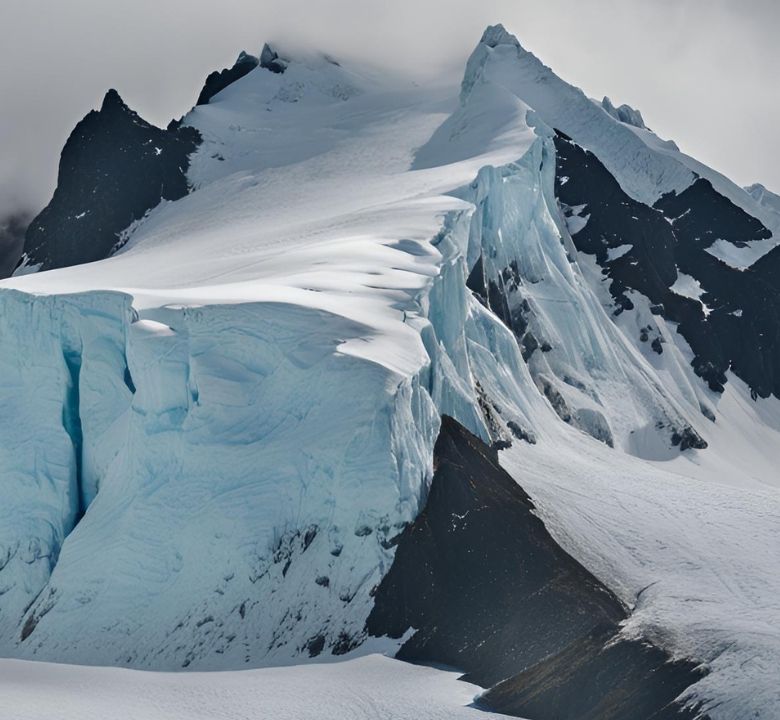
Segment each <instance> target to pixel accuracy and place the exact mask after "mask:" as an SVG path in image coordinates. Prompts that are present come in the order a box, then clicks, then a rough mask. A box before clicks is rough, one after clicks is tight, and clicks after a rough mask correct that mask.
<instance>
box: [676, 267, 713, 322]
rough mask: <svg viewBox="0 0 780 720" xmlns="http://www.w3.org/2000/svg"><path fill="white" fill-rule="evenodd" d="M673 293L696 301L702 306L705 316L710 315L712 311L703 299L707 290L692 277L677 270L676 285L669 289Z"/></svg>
mask: <svg viewBox="0 0 780 720" xmlns="http://www.w3.org/2000/svg"><path fill="white" fill-rule="evenodd" d="M669 289H670V290H671V291H672V292H673V293H676V294H677V295H680V296H681V297H686V298H688V299H690V300H696V301H698V302H699V303H700V304H701V307H702V310H703V312H704V314H705V315H709V314H710V312H711V311H710V309H709V308H708V307H707V305H705V304H704V301H703V300H702V299H701V298H702V296H703V295H704V294H705V293H706V290H705V289H704V288H703V287H702V286H701V283H700V282H699V281H698V280H697V279H696V278H695V277H693V276H692V275H686V274H685V273H684V272H680V270H679V269H678V270H677V279H676V280H675V281H674V284H673V285H672V286H671V287H670V288H669Z"/></svg>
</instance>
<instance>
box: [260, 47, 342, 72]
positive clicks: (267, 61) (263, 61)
mask: <svg viewBox="0 0 780 720" xmlns="http://www.w3.org/2000/svg"><path fill="white" fill-rule="evenodd" d="M288 64H289V61H287V60H285V59H284V58H283V57H280V56H279V53H277V52H276V50H274V49H273V48H272V47H271V46H270V45H269V44H268V43H266V44H265V45H263V50H262V52H261V53H260V67H261V68H264V69H266V70H270V71H271V72H273V73H283V72H284V71H285V70H286V69H287V65H288ZM336 64H338V63H336Z"/></svg>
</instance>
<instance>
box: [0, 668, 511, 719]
mask: <svg viewBox="0 0 780 720" xmlns="http://www.w3.org/2000/svg"><path fill="white" fill-rule="evenodd" d="M457 677H458V674H457V673H454V672H452V671H444V670H435V669H433V668H425V667H418V666H414V665H409V664H407V663H403V662H399V661H397V660H391V659H390V658H387V657H382V656H381V655H369V656H367V657H363V658H359V659H356V660H349V661H347V662H344V663H338V664H319V665H309V666H308V667H287V668H266V669H263V670H245V671H241V672H225V673H186V674H185V673H150V672H138V671H133V670H124V669H118V668H86V667H77V666H69V665H51V664H47V663H30V662H21V661H15V660H0V717H3V718H10V717H13V718H14V719H15V720H51V718H53V717H57V718H59V720H103V719H104V718H106V717H111V718H115V719H116V720H163V719H164V720H200V719H202V720H215V718H225V719H227V718H230V720H287V719H288V718H289V719H290V720H320V719H321V718H326V717H327V718H344V719H345V720H470V719H473V720H489V719H490V718H502V717H506V716H504V715H497V714H494V713H486V712H485V711H484V710H477V709H475V708H472V707H470V705H471V703H472V700H473V698H474V696H475V695H476V694H477V693H478V692H479V688H477V687H475V686H474V685H469V684H467V683H464V682H459V681H458V680H457ZM33 689H34V690H33Z"/></svg>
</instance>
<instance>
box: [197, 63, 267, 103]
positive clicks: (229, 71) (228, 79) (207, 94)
mask: <svg viewBox="0 0 780 720" xmlns="http://www.w3.org/2000/svg"><path fill="white" fill-rule="evenodd" d="M259 64H260V60H259V59H258V58H256V57H255V56H254V55H249V54H248V53H246V52H243V51H242V52H241V53H240V54H239V56H238V59H237V60H236V62H235V63H234V64H233V66H232V67H229V68H225V69H224V70H215V71H214V72H213V73H211V74H210V75H209V76H208V77H207V78H206V83H205V85H204V86H203V89H202V90H201V91H200V95H199V96H198V102H197V103H196V105H207V104H208V103H209V102H210V101H211V98H213V97H214V96H215V95H216V94H217V93H219V92H222V91H223V90H224V89H225V88H226V87H227V86H228V85H232V84H233V83H234V82H236V81H237V80H240V79H241V78H242V77H244V76H245V75H248V74H249V73H250V72H252V70H254V69H255V68H256V67H257V66H258V65H259Z"/></svg>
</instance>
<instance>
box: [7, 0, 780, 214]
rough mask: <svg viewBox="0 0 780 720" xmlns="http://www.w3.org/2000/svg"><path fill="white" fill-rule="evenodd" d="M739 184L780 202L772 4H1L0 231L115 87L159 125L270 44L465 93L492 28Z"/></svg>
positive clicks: (658, 0) (39, 194) (779, 103)
mask: <svg viewBox="0 0 780 720" xmlns="http://www.w3.org/2000/svg"><path fill="white" fill-rule="evenodd" d="M496 22H502V23H504V25H506V26H507V28H508V29H509V30H510V31H512V32H514V33H515V34H516V35H517V36H518V38H519V40H520V42H521V43H522V44H523V45H524V47H526V48H527V49H529V50H531V51H533V52H534V53H535V54H536V55H538V56H539V57H540V58H541V59H542V60H543V61H544V62H545V63H546V64H547V65H550V66H551V67H552V68H553V69H554V70H555V71H556V72H557V73H558V74H559V75H561V76H562V77H563V78H564V79H566V80H568V81H570V82H572V83H574V84H576V85H579V86H580V87H582V88H583V89H584V90H585V92H586V93H588V94H589V95H591V96H593V97H598V98H601V97H602V96H603V95H609V96H610V97H611V98H612V99H613V101H615V102H616V104H619V103H624V102H626V103H629V104H630V105H632V106H634V107H637V108H638V109H640V110H641V111H642V113H643V115H644V118H645V121H646V122H647V124H648V125H649V126H650V127H651V128H653V129H654V130H655V131H656V132H657V133H658V134H659V135H661V136H662V137H666V138H672V139H674V140H675V141H676V142H677V143H678V144H679V145H680V147H681V148H682V149H683V150H684V151H686V152H688V153H689V154H692V155H694V156H696V157H697V158H699V159H700V160H703V161H704V162H706V163H707V164H709V165H712V166H713V167H715V168H716V169H718V170H720V171H722V172H724V173H725V174H727V175H729V176H730V177H731V178H732V179H734V180H735V181H736V182H738V183H740V184H748V183H752V182H762V183H764V184H765V185H767V186H768V187H769V188H770V189H775V190H776V191H780V164H779V163H778V162H777V159H778V156H780V152H778V151H780V139H778V135H777V133H776V131H775V126H776V125H777V121H778V118H779V117H780V93H778V91H777V77H778V76H780V43H777V41H776V31H777V28H778V26H780V6H778V4H777V3H775V2H774V0H743V1H742V2H740V3H737V2H729V1H728V0H652V2H647V1H641V0H620V1H617V0H591V1H589V2H582V0H546V1H545V2H534V3H532V2H526V1H525V0H482V1H481V2H479V3H477V2H473V0H472V1H471V2H464V1H462V0H416V1H412V0H396V2H393V3H385V2H375V1H374V0H330V1H328V2H325V1H321V2H317V1H312V0H309V1H308V2H304V1H303V0H290V1H288V2H284V3H280V2H279V1H278V0H274V1H273V2H270V1H268V0H252V1H250V0H222V1H221V2H220V3H205V2H196V3H193V2H191V0H189V1H185V0H167V2H164V3H161V2H159V0H154V1H153V0H134V1H133V2H111V3H108V2H105V0H68V2H67V3H63V2H61V0H3V1H2V4H0V28H2V30H3V31H4V32H3V38H2V42H0V63H1V64H0V67H2V68H3V70H2V74H0V97H1V98H2V111H1V112H0V218H2V217H5V216H7V215H9V213H16V214H22V215H23V214H25V213H29V212H32V211H37V210H39V209H40V208H42V207H43V206H44V205H45V204H46V203H47V202H48V199H49V198H50V197H51V193H52V191H53V189H54V186H55V182H56V174H57V164H58V160H59V154H60V151H61V149H62V146H63V144H64V143H65V140H66V139H67V137H68V135H69V133H70V131H71V130H72V129H73V127H74V125H75V124H76V123H77V122H78V121H79V120H80V119H81V118H82V117H83V116H84V115H85V114H86V113H87V112H88V111H89V110H90V109H92V108H95V107H98V106H99V104H100V101H101V100H102V97H103V95H104V93H105V91H106V90H107V89H108V88H109V87H115V88H117V90H119V92H120V94H121V95H122V97H123V98H124V99H125V101H126V102H127V103H128V104H129V105H130V106H131V107H132V108H133V109H134V110H136V111H138V112H139V113H140V114H141V115H142V116H143V117H144V118H146V119H148V120H150V121H151V122H154V123H156V124H165V123H167V122H168V121H169V120H170V119H171V118H173V117H179V116H181V115H182V114H184V113H185V112H187V111H188V110H189V109H190V107H191V106H192V105H193V103H194V101H195V98H196V97H197V95H198V92H199V90H200V88H201V86H202V83H203V80H204V79H205V77H206V75H208V73H209V72H211V71H212V70H214V69H219V68H222V67H225V66H229V65H231V64H232V62H233V61H234V60H235V57H236V55H237V54H238V52H239V51H240V50H243V49H246V50H248V51H250V52H258V51H259V49H260V48H261V47H262V44H263V42H265V41H266V40H270V41H276V42H278V43H280V44H281V45H283V46H284V45H288V46H289V45H290V44H292V45H301V46H306V47H312V48H316V49H320V50H323V51H325V52H328V53H329V54H331V55H333V56H335V57H341V58H344V59H356V60H360V61H365V62H371V63H373V64H379V65H386V66H390V67H394V68H396V69H398V70H399V71H403V72H407V73H411V74H417V75H431V74H437V75H442V76H447V77H449V78H451V79H452V80H453V82H456V81H457V79H458V78H459V76H460V74H461V73H462V70H463V64H464V63H465V60H466V58H467V57H468V55H469V53H470V52H471V50H472V49H473V47H474V45H475V44H476V43H477V41H478V40H479V37H480V35H481V33H482V30H483V29H484V27H485V26H486V25H487V24H491V23H496Z"/></svg>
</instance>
